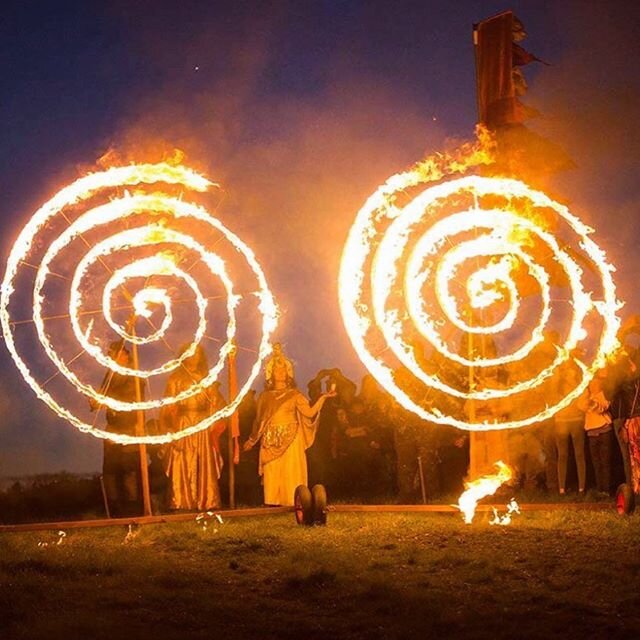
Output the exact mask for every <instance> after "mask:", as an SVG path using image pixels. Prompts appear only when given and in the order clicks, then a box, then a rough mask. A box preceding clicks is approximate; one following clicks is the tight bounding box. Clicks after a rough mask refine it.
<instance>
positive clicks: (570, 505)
mask: <svg viewBox="0 0 640 640" xmlns="http://www.w3.org/2000/svg"><path fill="white" fill-rule="evenodd" d="M614 506H615V505H614V504H613V503H612V502H552V503H543V502H540V503H536V502H531V503H528V504H520V510H521V511H527V512H530V511H613V509H614ZM494 507H495V508H496V509H498V510H499V511H500V510H504V504H497V505H490V504H482V505H478V508H477V509H476V511H477V512H486V511H491V510H492V509H493V508H494ZM293 510H294V509H293V507H253V508H249V509H221V510H217V511H215V512H214V513H217V514H220V516H221V517H222V518H223V519H226V518H244V517H248V518H254V517H260V516H272V515H280V514H285V513H292V512H293ZM329 511H330V512H331V513H454V514H459V513H460V511H459V509H458V508H457V507H455V506H453V505H449V504H336V505H330V506H329ZM197 515H198V514H197V513H172V514H166V515H162V516H140V517H138V518H101V519H99V520H74V521H62V522H30V523H27V524H4V525H0V533H16V532H20V531H47V530H51V529H92V528H96V527H126V526H129V525H130V524H137V525H146V524H163V523H171V522H190V521H192V522H195V520H196V516H197Z"/></svg>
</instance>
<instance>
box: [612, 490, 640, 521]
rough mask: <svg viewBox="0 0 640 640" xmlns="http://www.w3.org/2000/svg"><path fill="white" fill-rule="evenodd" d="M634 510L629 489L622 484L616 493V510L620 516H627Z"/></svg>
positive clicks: (631, 493) (633, 498)
mask: <svg viewBox="0 0 640 640" xmlns="http://www.w3.org/2000/svg"><path fill="white" fill-rule="evenodd" d="M635 508H636V501H635V497H634V495H633V491H632V490H631V487H630V486H629V485H628V484H626V483H623V484H621V485H620V486H619V487H618V490H617V491H616V509H617V510H618V513H619V514H620V515H621V516H628V515H629V514H631V513H633V510H634V509H635Z"/></svg>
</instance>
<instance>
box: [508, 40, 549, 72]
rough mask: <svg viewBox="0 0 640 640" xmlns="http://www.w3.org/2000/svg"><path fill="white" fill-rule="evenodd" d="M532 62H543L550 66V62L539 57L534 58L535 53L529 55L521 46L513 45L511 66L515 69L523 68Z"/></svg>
mask: <svg viewBox="0 0 640 640" xmlns="http://www.w3.org/2000/svg"><path fill="white" fill-rule="evenodd" d="M531 62H542V64H546V65H547V66H550V65H549V63H548V62H545V61H544V60H540V58H538V56H534V55H533V53H529V52H528V51H527V50H526V49H523V48H522V47H521V46H520V45H519V44H516V43H515V42H513V43H512V44H511V64H512V65H513V66H515V67H523V66H524V65H525V64H529V63H531Z"/></svg>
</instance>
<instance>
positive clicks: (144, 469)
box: [131, 316, 152, 516]
mask: <svg viewBox="0 0 640 640" xmlns="http://www.w3.org/2000/svg"><path fill="white" fill-rule="evenodd" d="M131 335H135V316H134V317H133V318H132V320H131ZM131 358H132V361H133V362H132V364H133V367H132V368H133V369H136V370H137V369H138V365H139V361H138V345H137V344H136V343H135V342H134V343H133V344H132V345H131ZM134 380H135V385H136V402H142V383H141V381H140V378H139V377H138V376H135V377H134ZM136 436H138V437H141V436H144V411H142V409H138V410H137V411H136ZM138 447H139V449H140V478H141V480H142V505H143V514H144V515H145V516H150V515H152V513H151V492H150V489H149V461H148V459H147V445H146V444H145V443H144V442H141V443H140V444H139V445H138Z"/></svg>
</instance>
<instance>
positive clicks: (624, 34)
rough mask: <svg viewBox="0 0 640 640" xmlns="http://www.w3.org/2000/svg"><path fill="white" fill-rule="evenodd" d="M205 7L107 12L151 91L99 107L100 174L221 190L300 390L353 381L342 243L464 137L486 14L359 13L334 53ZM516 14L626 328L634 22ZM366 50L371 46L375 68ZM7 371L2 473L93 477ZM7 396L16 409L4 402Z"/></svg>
mask: <svg viewBox="0 0 640 640" xmlns="http://www.w3.org/2000/svg"><path fill="white" fill-rule="evenodd" d="M199 4H200V3H190V2H188V1H186V2H181V3H150V2H137V3H129V2H126V3H125V2H115V3H112V4H110V5H109V9H108V11H109V12H110V16H109V18H110V20H113V21H116V22H117V23H118V24H119V25H120V27H121V32H120V33H119V37H120V38H122V40H123V41H126V49H127V52H128V55H129V60H130V62H129V64H130V65H131V66H135V65H140V66H141V67H142V68H144V69H145V77H144V78H140V85H139V86H130V87H127V89H126V91H124V92H123V93H124V95H125V96H126V97H125V98H123V97H122V96H119V98H118V100H114V101H106V102H105V104H106V105H108V106H107V107H105V108H114V109H117V113H118V116H117V122H116V123H115V124H114V125H113V126H112V127H111V131H112V132H113V133H112V135H110V137H109V139H106V140H104V144H103V145H102V146H101V147H100V148H96V154H95V157H96V158H97V157H99V156H101V155H102V154H103V153H105V152H108V151H111V153H112V154H115V155H112V156H111V159H112V160H113V159H114V158H116V157H117V158H120V159H122V160H145V161H154V160H159V159H161V158H163V157H168V156H171V155H173V154H174V153H175V151H174V150H175V149H176V148H178V149H181V150H182V151H183V152H184V153H185V154H186V159H185V161H186V163H187V164H189V165H191V166H193V167H194V168H196V169H199V170H201V171H203V172H205V173H206V174H207V175H208V176H209V177H210V178H211V179H212V180H214V181H218V182H220V183H221V184H222V185H223V187H224V189H225V196H224V199H223V200H222V201H221V203H220V206H219V209H218V216H219V217H220V219H221V220H222V221H223V222H224V223H225V224H226V225H227V226H228V227H229V228H230V229H232V230H233V231H234V232H236V233H237V234H238V235H239V236H240V237H241V238H242V239H243V240H244V241H245V242H246V243H247V244H249V245H250V246H251V247H252V248H253V249H254V251H255V253H256V256H257V257H258V259H259V261H260V262H261V264H262V265H263V267H264V269H265V272H266V275H267V278H268V281H269V284H270V287H271V289H272V290H273V292H274V294H275V296H276V298H277V300H278V302H279V304H280V306H281V309H282V312H283V316H282V320H281V324H280V328H279V333H278V335H276V336H275V339H277V340H280V341H281V342H283V343H284V346H285V350H286V351H287V353H288V355H289V356H290V357H291V358H293V359H294V361H295V362H296V365H297V372H296V378H297V379H298V381H299V382H300V383H301V386H304V383H305V382H306V381H307V380H309V379H311V378H312V377H313V376H314V375H315V372H316V371H317V370H319V369H321V368H323V367H326V366H330V367H333V366H339V367H341V368H342V369H343V371H344V372H345V373H346V374H347V375H349V376H350V377H352V378H355V379H357V378H359V376H360V375H361V374H362V373H364V372H363V370H362V367H361V366H360V364H359V363H358V361H357V359H356V357H355V354H354V351H353V349H352V347H351V345H350V343H349V341H348V339H347V337H346V333H345V331H344V329H343V326H342V321H341V318H340V313H339V309H338V303H337V287H336V283H337V274H338V267H339V261H340V255H341V251H342V246H343V244H344V241H345V238H346V235H347V233H348V230H349V228H350V226H351V223H352V222H353V219H354V216H355V214H356V212H357V211H358V210H359V208H360V207H361V206H362V204H363V203H364V201H365V199H366V198H367V197H368V196H369V195H370V194H371V193H372V192H373V191H374V190H375V188H376V186H377V185H378V184H380V183H381V182H383V181H384V180H385V179H386V178H387V177H388V176H390V175H392V174H394V173H396V172H398V171H399V170H401V169H402V168H404V167H408V166H410V165H412V164H413V163H415V162H416V161H417V160H419V159H420V158H422V157H424V156H425V155H426V154H427V153H432V152H434V151H438V150H442V149H443V147H444V146H445V133H451V132H452V131H454V132H455V133H456V134H457V135H458V136H460V135H462V134H463V133H464V131H463V130H462V128H461V127H460V126H459V125H460V122H466V132H468V135H469V136H470V135H471V132H472V130H473V125H474V122H473V115H472V114H473V112H474V97H473V93H472V90H473V79H472V77H473V54H472V50H471V45H470V42H469V32H470V25H471V23H472V22H474V21H477V20H479V19H481V18H483V17H486V15H488V14H489V13H491V12H492V11H493V9H494V7H493V5H491V7H490V8H487V6H486V5H484V4H482V5H481V4H480V3H478V4H476V5H473V6H472V5H471V4H470V3H469V4H465V3H460V4H455V5H453V4H452V5H451V6H450V8H446V9H445V5H446V6H447V7H448V6H449V5H447V3H443V5H442V7H434V6H431V5H430V4H428V3H427V5H425V4H424V3H416V4H415V5H411V8H412V10H411V11H410V12H409V11H405V12H404V13H403V12H402V10H401V8H398V7H397V6H396V5H395V4H394V5H393V6H392V5H390V4H388V3H371V5H369V3H364V4H365V5H366V6H367V8H363V9H362V10H359V12H358V11H355V10H353V14H350V15H348V16H347V17H346V18H344V17H343V18H342V19H341V20H336V24H335V26H334V31H335V34H333V35H332V37H328V36H327V32H328V29H329V27H328V21H327V18H326V16H322V17H323V20H322V21H321V20H318V24H320V23H321V24H322V29H318V30H317V32H316V31H314V26H313V25H314V20H315V19H316V18H319V17H320V16H319V14H321V13H322V12H323V11H329V9H327V8H326V7H325V8H323V7H324V6H325V3H317V5H315V6H313V5H310V4H309V3H307V4H306V5H304V8H303V9H301V8H300V6H301V5H299V3H287V2H278V3H241V2H233V3H227V4H226V5H225V6H224V8H221V9H220V10H219V11H218V10H217V9H216V11H210V12H208V13H207V16H206V19H203V17H202V15H201V11H200V7H199V6H198V5H199ZM218 4H220V3H218ZM329 4H331V3H329ZM387 5H388V6H387ZM405 9H406V7H405ZM496 10H497V8H496ZM421 11H422V13H421ZM529 11H530V12H531V13H532V14H533V13H536V12H537V11H538V9H537V8H536V9H535V10H534V8H533V7H531V6H530V4H528V3H523V6H522V9H521V10H517V13H518V15H519V17H520V18H521V19H522V20H523V22H524V23H525V25H527V26H529V28H530V37H529V40H527V41H525V43H524V44H525V46H527V47H528V48H530V49H531V50H532V51H533V52H534V53H538V54H539V55H540V57H542V58H544V59H547V58H548V59H549V62H551V63H552V66H551V67H540V68H538V69H537V70H534V69H533V68H527V69H526V70H525V73H526V74H527V76H528V78H529V84H530V89H529V92H528V94H527V95H526V96H525V98H524V100H525V101H526V102H527V103H528V104H531V105H532V106H534V107H536V108H537V109H538V110H539V111H540V112H541V113H542V117H541V118H539V119H537V120H536V121H532V122H531V127H532V128H534V129H535V130H537V131H539V132H540V133H541V134H543V135H545V136H546V137H548V138H549V139H551V140H553V141H554V142H557V143H559V144H562V145H563V146H564V148H565V149H566V150H567V152H568V153H569V155H570V156H571V157H572V159H573V161H574V163H575V164H576V168H575V169H573V170H571V171H567V172H564V173H562V174H559V175H557V176H556V177H555V178H554V181H553V186H552V188H553V194H552V195H553V196H554V197H556V198H558V199H562V200H565V201H567V202H568V204H569V205H570V207H571V209H572V210H573V211H574V212H575V213H576V214H577V215H579V216H580V217H581V218H583V219H584V220H585V221H587V222H588V223H590V224H591V225H592V226H593V227H594V228H595V229H596V234H597V235H596V238H595V239H596V241H597V242H598V244H600V245H601V246H603V247H604V248H605V249H606V250H607V253H608V255H609V256H610V258H611V260H612V262H613V263H614V264H617V265H618V274H617V280H618V282H619V284H620V289H621V294H620V295H621V297H622V298H623V299H624V300H626V301H627V309H626V312H632V311H634V310H636V308H637V307H636V303H635V300H634V298H635V290H634V285H635V279H636V278H635V274H636V272H637V269H638V268H639V267H640V260H639V259H638V258H637V257H636V256H635V246H636V244H637V240H638V231H637V229H636V224H637V223H636V222H635V217H636V215H637V209H638V204H639V202H640V195H639V192H638V186H637V152H638V148H640V147H639V144H638V143H639V142H640V141H639V140H638V135H639V133H638V131H639V129H638V126H637V122H636V117H637V115H638V113H639V112H640V110H639V108H638V107H639V100H638V97H639V93H640V89H639V86H638V83H639V78H638V75H637V73H635V72H634V68H633V65H634V64H635V61H636V59H637V57H638V53H639V51H638V43H637V39H636V38H634V33H633V31H634V28H635V25H636V24H638V18H639V17H640V15H639V8H638V7H637V6H636V4H635V3H631V2H627V3H616V4H615V5H612V4H609V3H596V2H583V1H580V2H564V3H554V4H552V5H551V8H549V11H552V12H553V15H552V16H551V17H550V18H548V19H547V18H545V19H544V21H543V24H544V25H547V24H548V25H555V29H554V30H553V31H552V32H549V33H547V34H545V33H541V32H540V31H539V30H538V29H539V28H540V25H541V24H542V23H541V21H540V19H539V18H536V19H537V20H538V22H537V25H536V27H535V29H534V26H533V25H534V20H533V16H529V15H528V12H529ZM345 12H347V10H346V9H345ZM426 13H429V19H427V17H426ZM303 14H304V16H303ZM392 15H395V16H396V18H395V19H394V20H393V22H392V19H391V16H392ZM213 18H215V19H213ZM529 18H531V19H529ZM356 22H357V23H358V24H357V25H356V26H353V25H354V24H355V23H356ZM346 25H349V26H346ZM440 26H441V27H442V28H440ZM553 38H555V39H556V43H555V44H554V46H552V47H551V49H554V47H555V49H556V50H560V54H559V55H556V56H553V55H551V56H550V55H549V52H547V51H541V50H539V49H538V47H537V45H536V43H537V42H541V43H543V44H544V43H548V42H549V41H550V40H551V41H552V40H553ZM398 41H402V42H403V48H400V47H399V46H398V45H397V42H398ZM372 42H373V43H378V42H379V43H380V51H379V52H377V55H375V56H374V55H373V54H372V51H373V48H374V47H375V44H374V45H372V44H371V43H372ZM451 43H453V44H451ZM465 43H466V44H465ZM367 47H368V48H367ZM318 61H321V62H318ZM381 61H382V62H381ZM99 62H100V64H101V65H104V66H108V61H105V60H104V59H102V58H100V60H99ZM402 65H406V70H405V69H404V68H403V66H402ZM416 69H419V71H416ZM101 73H102V75H101V76H100V77H103V76H104V75H105V73H104V69H102V71H101ZM465 74H466V75H465ZM443 78H444V80H443ZM418 85H420V86H421V87H423V88H422V89H421V90H420V91H417V90H416V86H418ZM438 92H440V95H438ZM442 96H444V98H442ZM443 99H444V100H445V101H446V104H445V103H444V102H443ZM438 107H441V108H440V112H439V113H438ZM445 110H446V113H445ZM434 113H438V116H439V118H438V120H437V121H436V120H434V117H433V114H434ZM444 127H446V129H445V128H444ZM31 160H33V161H34V162H35V160H36V158H32V159H31ZM56 162H57V163H58V164H60V163H59V160H58V159H56ZM52 166H55V165H52ZM86 168H88V167H80V168H79V169H80V171H84V170H85V169H86ZM68 169H69V167H68V166H65V167H64V172H63V170H62V169H61V168H57V169H55V171H52V173H55V177H54V178H52V182H51V185H50V187H51V189H50V191H51V193H53V192H55V190H56V189H57V188H58V187H59V186H60V184H64V183H67V182H70V181H71V180H72V179H74V178H75V177H76V176H77V174H78V172H77V171H75V170H68ZM61 172H63V173H61ZM67 178H68V179H67ZM22 204H24V203H22ZM30 204H34V205H35V204H37V203H29V205H30ZM34 208H35V206H34ZM28 209H29V207H27V208H26V209H25V210H28ZM2 358H4V360H2V364H3V366H4V368H5V370H6V371H8V372H9V373H8V375H7V378H8V379H11V380H12V381H14V382H15V385H9V383H8V382H7V383H6V384H4V386H3V387H2V388H0V401H3V400H2V398H5V399H6V398H11V399H12V400H11V402H12V407H13V408H14V409H13V411H12V412H9V413H11V415H9V416H7V415H6V414H7V412H5V416H6V421H5V422H4V423H3V424H2V426H0V442H1V447H0V475H11V474H13V473H17V472H20V471H21V470H22V469H24V468H29V469H30V470H34V471H41V470H42V471H44V470H55V469H62V468H73V469H82V470H84V469H86V468H95V467H97V466H98V462H99V455H100V450H101V444H100V443H99V442H98V441H97V440H95V439H93V438H90V437H88V436H86V435H82V434H78V433H76V432H75V431H74V430H73V429H72V428H71V427H69V426H65V425H64V424H62V421H60V420H58V419H57V418H53V417H52V416H51V414H50V413H49V411H48V410H47V408H46V407H45V406H44V405H41V403H39V402H36V401H35V399H34V398H33V397H32V395H31V392H30V391H29V390H28V389H27V387H26V385H25V384H24V383H23V382H22V381H20V380H18V379H17V373H16V372H15V370H14V369H13V367H12V366H11V364H10V363H7V362H6V361H7V360H8V357H7V356H6V353H5V355H4V356H2ZM16 390H18V391H19V395H20V396H22V395H24V397H25V398H28V401H24V402H18V401H17V400H16V401H15V402H14V401H13V397H15V396H16V395H18V394H16ZM12 394H13V395H12ZM4 401H6V400H4ZM16 407H17V409H16ZM27 431H28V433H29V437H28V438H27V437H25V435H24V433H25V432H27ZM34 438H35V439H36V441H35V442H34V441H33V439H34ZM25 443H28V444H25ZM51 451H56V452H61V451H63V452H64V453H63V454H58V453H56V454H55V455H52V454H51Z"/></svg>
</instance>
